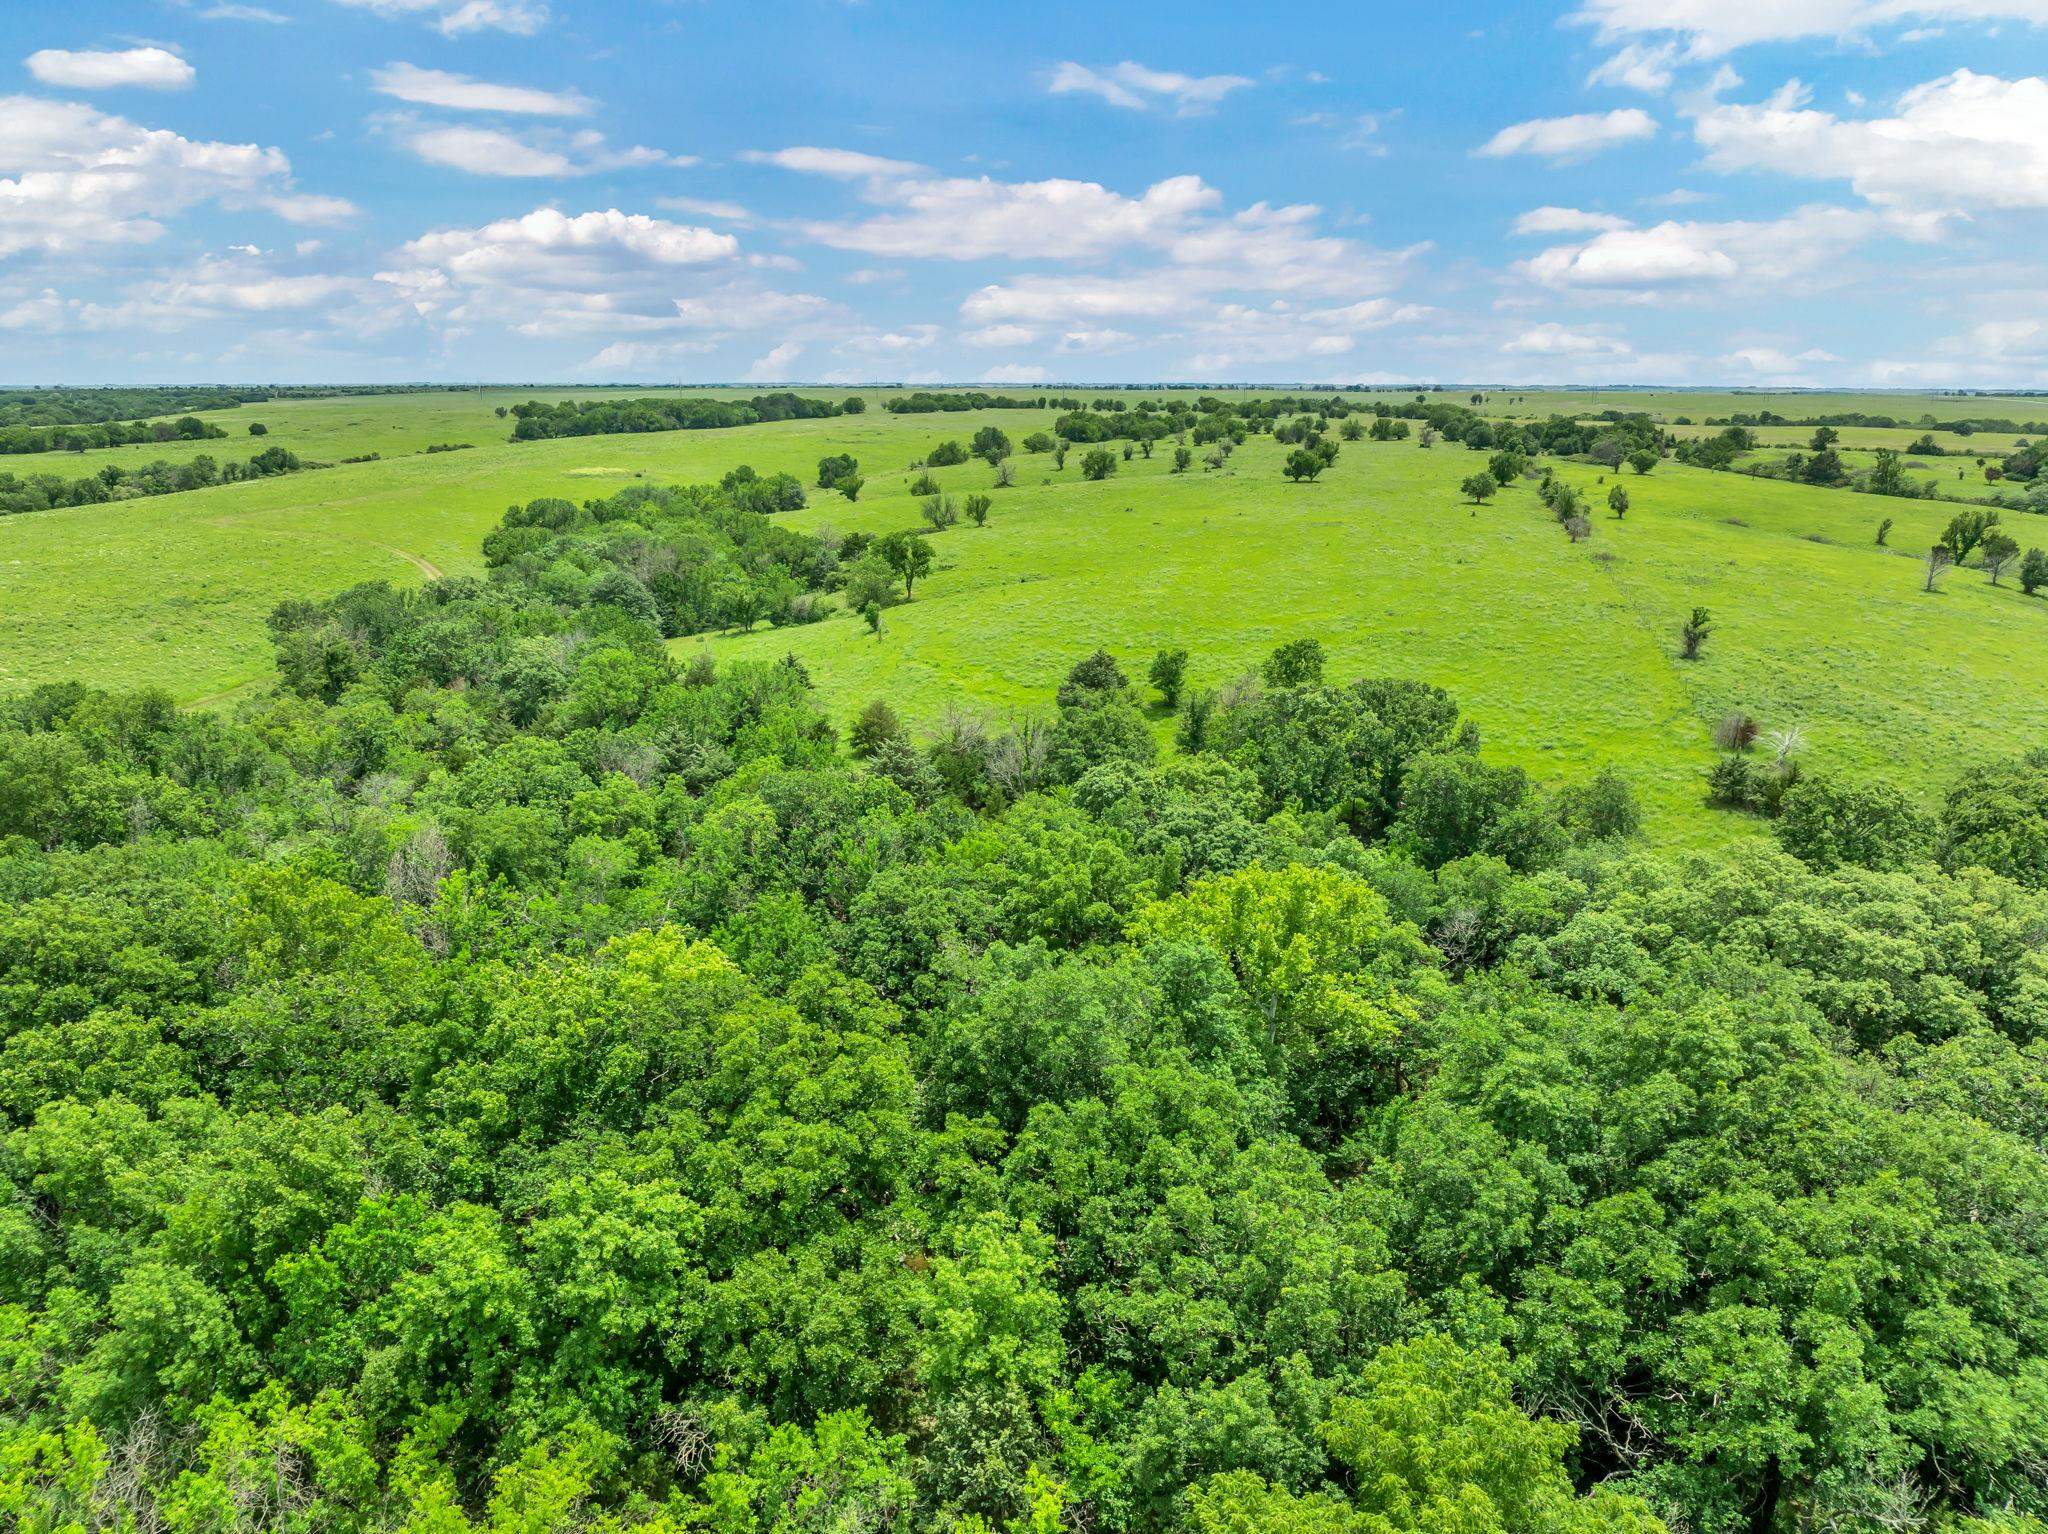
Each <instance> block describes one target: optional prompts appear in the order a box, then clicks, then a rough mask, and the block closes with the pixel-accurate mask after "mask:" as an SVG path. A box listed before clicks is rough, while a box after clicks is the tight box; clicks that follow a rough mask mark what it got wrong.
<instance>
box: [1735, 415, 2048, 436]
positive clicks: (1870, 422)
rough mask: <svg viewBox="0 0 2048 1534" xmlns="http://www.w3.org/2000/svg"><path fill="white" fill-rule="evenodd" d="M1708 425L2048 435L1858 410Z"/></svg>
mask: <svg viewBox="0 0 2048 1534" xmlns="http://www.w3.org/2000/svg"><path fill="white" fill-rule="evenodd" d="M1707 424H1708V425H1709V426H1877V427H1890V428H1898V427H1910V426H1921V427H1926V428H1927V429H1929V430H1931V431H1949V432H1954V433H1955V434H1956V435H1957V436H1959V437H1967V436H1969V435H1971V434H1972V433H1974V432H1980V431H2002V432H2012V433H2014V434H2018V433H2020V432H2025V433H2027V434H2028V435H2030V436H2038V435H2040V434H2041V433H2043V432H2048V421H2010V420H2007V419H2006V418H2005V417H2003V416H1969V417H1967V418H1964V419H1962V420H1955V421H1937V420H1935V419H1934V417H1933V416H1931V415H1923V416H1921V417H1920V418H1919V419H1918V420H1914V421H1902V420H1899V419H1897V418H1896V417H1893V416H1888V415H1865V414H1864V413H1863V412H1861V411H1857V410H1850V411H1845V412H1843V413H1841V414H1839V415H1805V416H1784V415H1779V414H1778V413H1777V412H1776V411H1774V410H1759V411H1757V412H1756V413H1755V414H1754V415H1731V416H1728V417H1727V418H1726V419H1725V420H1712V419H1709V420H1708V422H1707Z"/></svg>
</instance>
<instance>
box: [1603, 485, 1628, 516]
mask: <svg viewBox="0 0 2048 1534" xmlns="http://www.w3.org/2000/svg"><path fill="white" fill-rule="evenodd" d="M1607 509H1608V510H1609V511H1611V512H1613V513H1614V520H1615V521H1617V522H1619V521H1621V520H1622V519H1623V518H1624V517H1626V516H1627V515H1628V492H1627V491H1626V490H1624V489H1622V488H1621V486H1619V485H1616V486H1615V487H1614V488H1613V489H1612V490H1610V491H1608V492H1607Z"/></svg>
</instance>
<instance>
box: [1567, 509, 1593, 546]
mask: <svg viewBox="0 0 2048 1534" xmlns="http://www.w3.org/2000/svg"><path fill="white" fill-rule="evenodd" d="M1564 532H1565V536H1566V537H1567V538H1569V539H1571V541H1572V542H1573V543H1584V542H1585V541H1586V540H1587V539H1588V538H1590V537H1592V536H1593V524H1592V522H1591V521H1590V520H1589V519H1588V518H1587V517H1586V516H1585V514H1584V513H1583V512H1581V513H1577V514H1575V515H1573V516H1569V517H1566V518H1565V519H1564Z"/></svg>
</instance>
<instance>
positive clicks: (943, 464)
mask: <svg viewBox="0 0 2048 1534" xmlns="http://www.w3.org/2000/svg"><path fill="white" fill-rule="evenodd" d="M965 462H967V449H966V448H964V447H962V446H961V445H960V444H959V443H958V442H953V441H946V442H941V443H940V444H939V445H938V446H937V447H935V448H933V449H932V450H931V451H930V452H929V453H926V454H925V455H924V466H925V467H926V468H928V469H950V468H951V467H952V466H953V465H954V464H956V463H965Z"/></svg>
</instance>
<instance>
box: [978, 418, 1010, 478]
mask: <svg viewBox="0 0 2048 1534" xmlns="http://www.w3.org/2000/svg"><path fill="white" fill-rule="evenodd" d="M968 451H969V452H971V453H973V454H974V456H975V457H977V458H985V459H987V460H988V464H989V467H990V468H994V467H995V466H996V465H997V464H999V463H1001V462H1002V461H1003V460H1004V459H1005V458H1007V457H1009V456H1010V439H1009V438H1008V437H1007V436H1006V435H1004V433H1003V429H1002V428H1001V427H1000V426H984V427H982V429H981V430H980V431H978V432H976V433H975V434H974V440H973V442H972V443H971V444H970V445H969V448H968Z"/></svg>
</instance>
